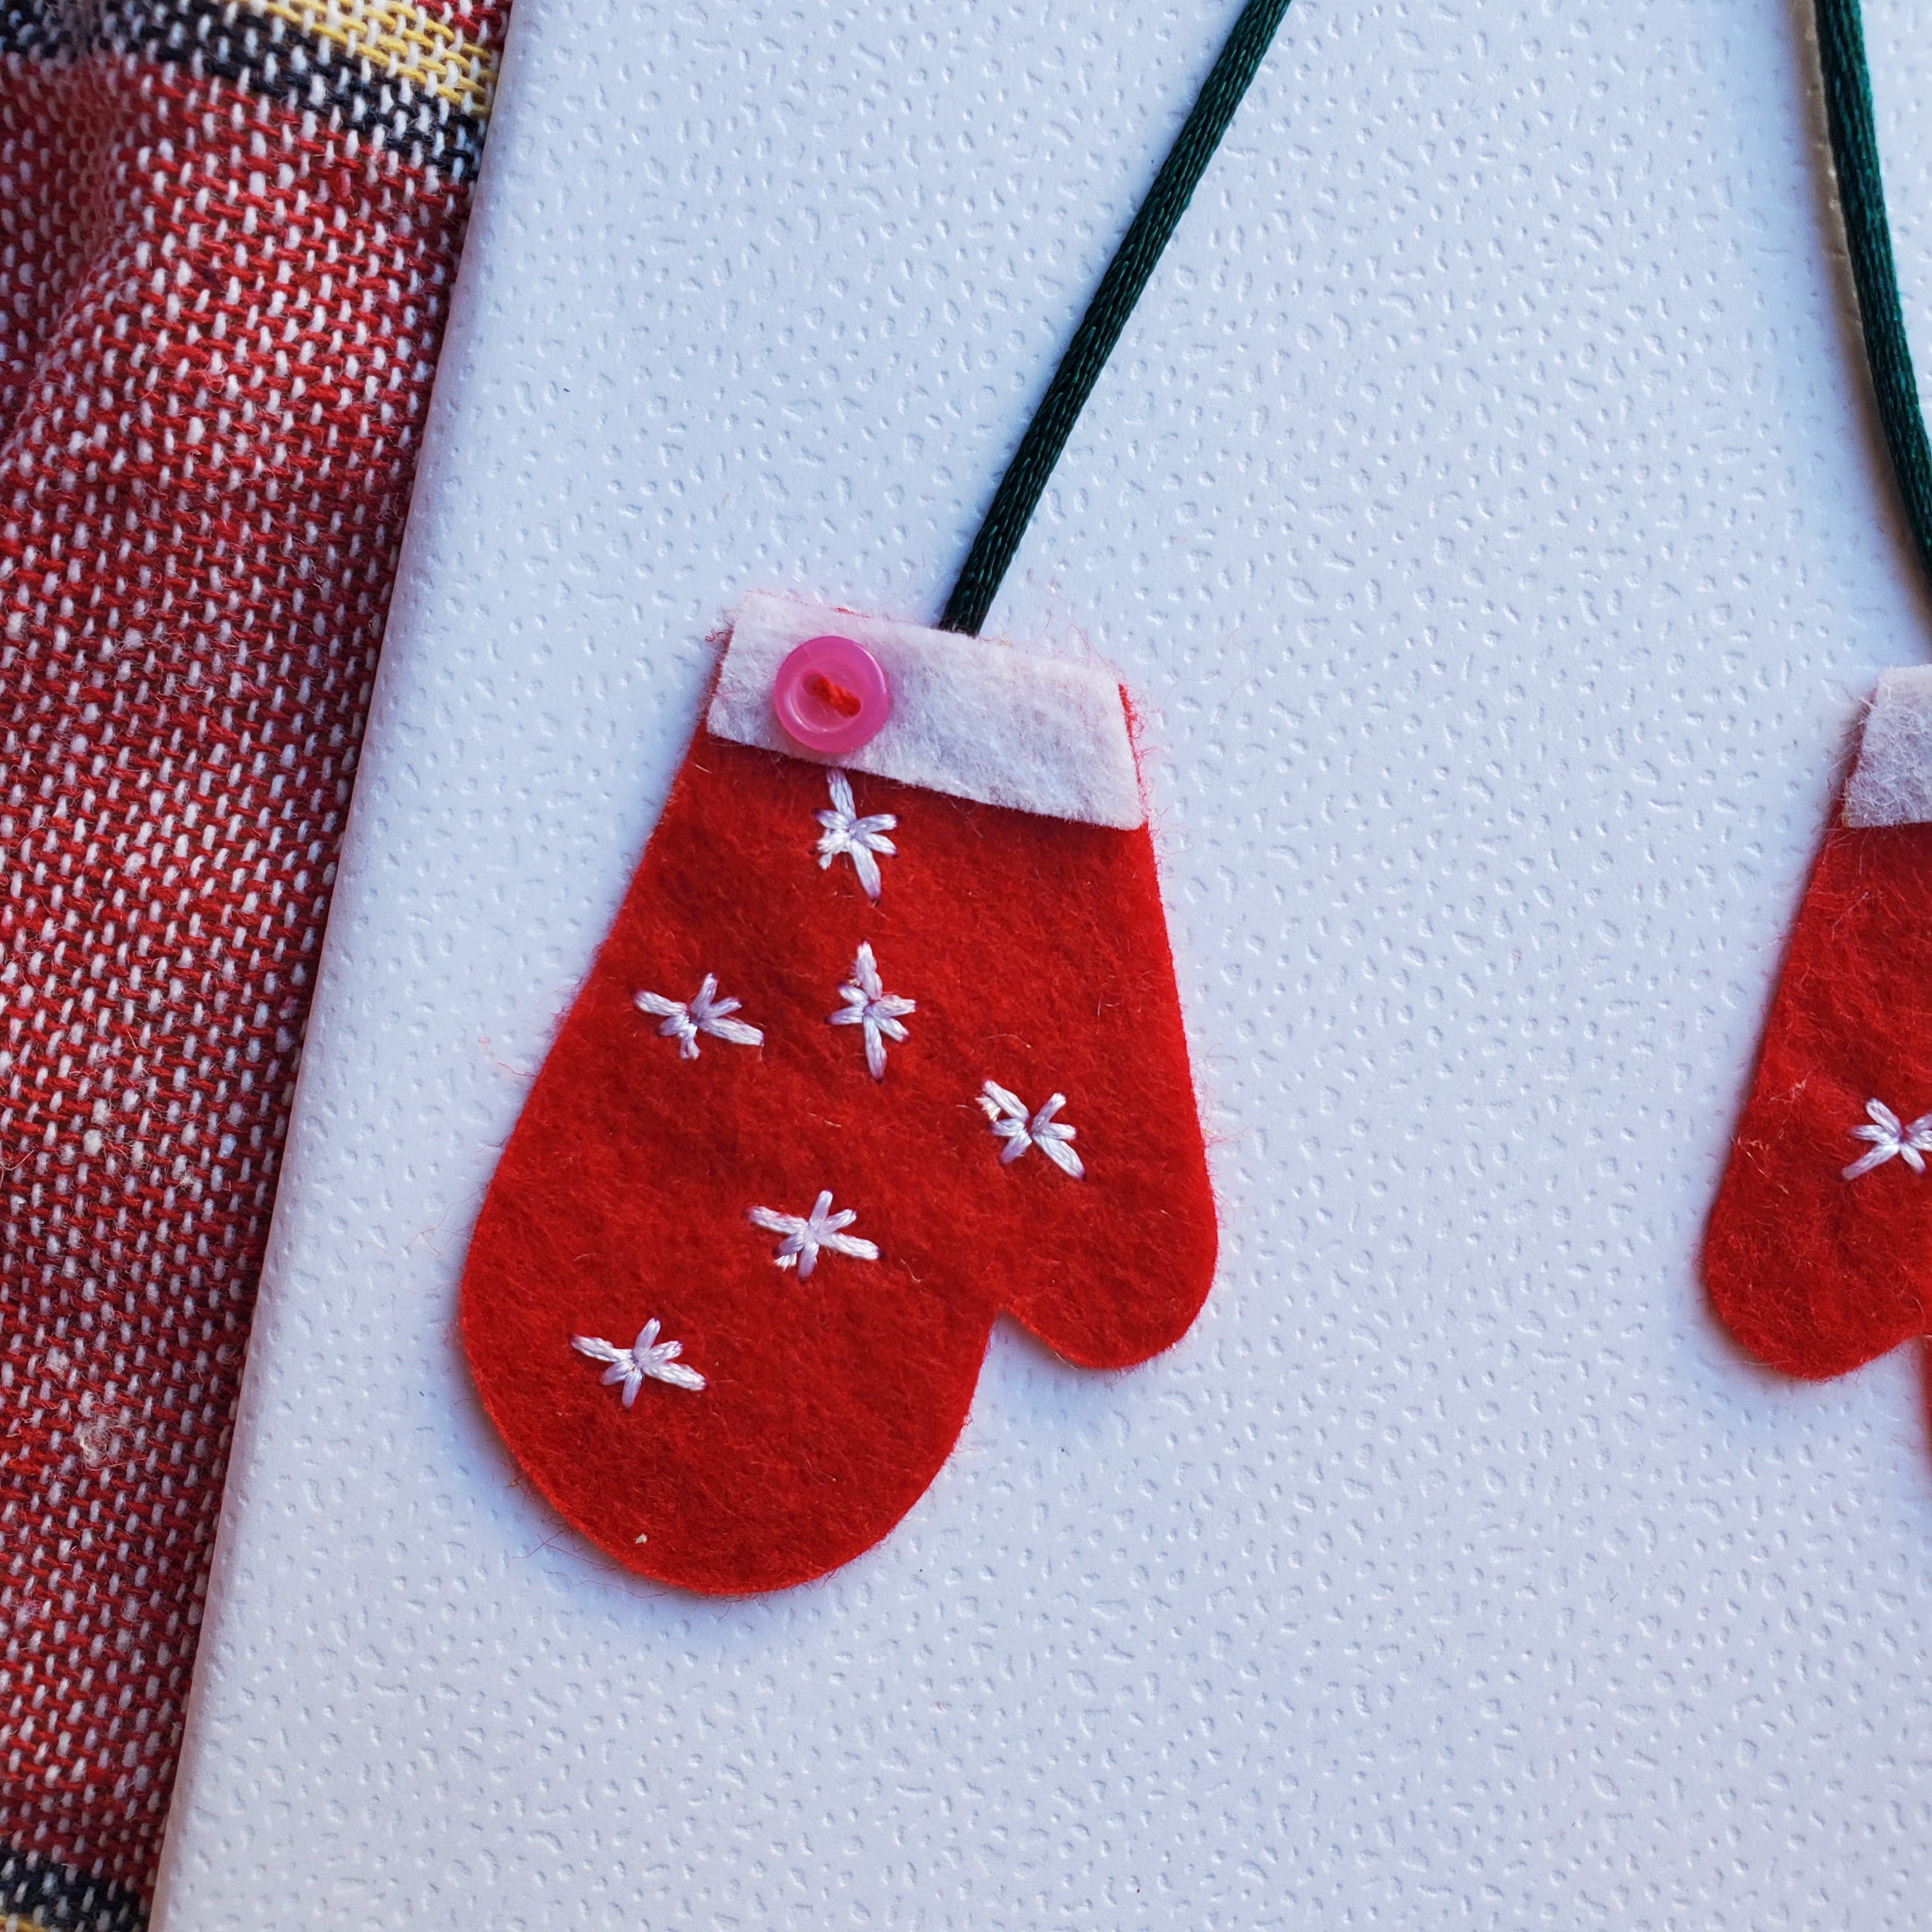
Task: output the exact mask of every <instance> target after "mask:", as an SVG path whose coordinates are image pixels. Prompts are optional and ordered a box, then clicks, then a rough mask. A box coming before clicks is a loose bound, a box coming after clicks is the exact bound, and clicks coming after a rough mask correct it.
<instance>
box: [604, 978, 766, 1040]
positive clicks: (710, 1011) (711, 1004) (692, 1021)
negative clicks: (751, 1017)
mask: <svg viewBox="0 0 1932 1932" xmlns="http://www.w3.org/2000/svg"><path fill="white" fill-rule="evenodd" d="M632 997H633V998H634V1001H635V1003H636V1005H637V1010H638V1011H639V1012H640V1013H649V1014H651V1015H652V1016H653V1017H654V1018H658V1019H661V1020H662V1021H663V1022H664V1024H663V1025H661V1027H659V1028H658V1032H659V1033H661V1034H663V1035H664V1037H665V1038H666V1039H667V1040H676V1042H677V1050H678V1055H679V1058H681V1059H684V1060H695V1059H696V1058H697V1036H698V1035H699V1034H701V1033H708V1034H711V1035H712V1037H714V1038H715V1039H718V1040H729V1041H730V1043H731V1044H732V1045H733V1046H763V1045H764V1043H765V1037H764V1035H763V1034H762V1033H761V1032H760V1031H759V1030H758V1029H757V1028H756V1027H754V1026H748V1025H745V1022H743V1021H742V1020H734V1019H730V1018H729V1017H728V1016H729V1015H730V1014H732V1013H736V1011H737V1010H738V1008H739V1004H740V1003H739V1001H736V1000H721V999H719V998H718V975H717V974H715V973H707V974H705V976H704V984H703V986H700V987H699V988H698V989H697V992H695V993H694V994H693V995H691V998H690V1000H689V1001H688V1002H686V1001H682V1000H667V999H666V998H664V995H662V994H661V993H638V994H635V995H633V996H632Z"/></svg>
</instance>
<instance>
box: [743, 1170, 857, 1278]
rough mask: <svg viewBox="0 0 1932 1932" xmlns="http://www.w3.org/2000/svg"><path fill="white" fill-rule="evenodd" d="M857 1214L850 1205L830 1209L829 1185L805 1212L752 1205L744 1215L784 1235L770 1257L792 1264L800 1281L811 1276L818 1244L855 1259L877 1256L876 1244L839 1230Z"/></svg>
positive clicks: (782, 1263) (784, 1264)
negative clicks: (835, 1211)
mask: <svg viewBox="0 0 1932 1932" xmlns="http://www.w3.org/2000/svg"><path fill="white" fill-rule="evenodd" d="M858 1218H859V1217H858V1214H856V1211H854V1210H853V1209H852V1208H841V1209H840V1210H839V1211H838V1213H837V1214H833V1213H832V1190H831V1189H830V1188H829V1187H828V1188H827V1189H826V1190H825V1191H824V1193H822V1194H821V1195H820V1196H819V1197H818V1199H817V1201H816V1202H814V1204H813V1206H812V1210H811V1213H810V1214H779V1213H778V1211H776V1210H775V1208H752V1209H751V1210H750V1211H748V1214H746V1216H745V1219H746V1220H748V1221H750V1222H751V1223H752V1224H753V1225H754V1226H757V1227H760V1228H763V1229H766V1230H767V1231H768V1232H770V1233H772V1234H774V1235H783V1236H784V1240H783V1241H781V1242H779V1244H778V1252H777V1253H775V1255H773V1256H772V1260H773V1261H775V1262H777V1263H778V1266H779V1267H780V1268H796V1269H797V1270H798V1278H799V1280H800V1281H809V1280H811V1271H812V1270H813V1269H814V1268H816V1267H817V1265H818V1254H819V1250H820V1249H821V1248H822V1249H823V1250H825V1252H826V1253H828V1254H834V1255H850V1256H851V1257H852V1258H853V1260H855V1261H861V1262H875V1261H877V1259H879V1250H878V1248H877V1244H874V1243H873V1242H871V1241H862V1240H860V1239H859V1237H858V1236H857V1235H846V1234H841V1232H839V1231H840V1229H844V1228H849V1227H850V1226H851V1225H852V1223H853V1222H854V1221H856V1220H858Z"/></svg>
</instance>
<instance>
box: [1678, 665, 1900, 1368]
mask: <svg viewBox="0 0 1932 1932" xmlns="http://www.w3.org/2000/svg"><path fill="white" fill-rule="evenodd" d="M1929 1156H1932V670H1911V671H1893V672H1890V673H1887V674H1886V676H1884V677H1883V678H1882V679H1880V680H1879V687H1878V691H1877V694H1876V696H1875V697H1874V698H1873V703H1872V708H1871V711H1870V715H1869V716H1868V717H1867V720H1866V722H1865V728H1864V737H1863V740H1862V742H1861V745H1860V748H1859V754H1858V763H1857V764H1856V766H1855V768H1854V769H1853V771H1852V776H1851V779H1850V781H1849V783H1848V784H1847V785H1846V788H1845V795H1844V800H1843V809H1842V811H1841V814H1840V815H1839V822H1838V823H1835V824H1834V825H1833V826H1832V827H1831V829H1829V831H1828V832H1826V836H1825V842H1824V846H1823V849H1822V850H1821V851H1820V853H1819V856H1818V859H1817V865H1815V866H1814V868H1813V871H1812V874H1811V880H1810V881H1809V883H1808V885H1807V886H1806V889H1805V898H1804V901H1803V904H1802V906H1801V907H1800V908H1799V915H1798V923H1797V926H1796V930H1795V931H1794V932H1793V935H1792V938H1791V943H1790V949H1789V950H1788V951H1787V954H1786V956H1785V961H1784V971H1783V973H1782V974H1781V977H1780V980H1779V983H1778V991H1777V993H1776V995H1775V997H1774V998H1773V1001H1772V1009H1771V1014H1770V1017H1769V1019H1768V1021H1767V1022H1766V1027H1765V1034H1764V1043H1763V1048H1762V1049H1761V1051H1760V1056H1759V1061H1758V1066H1757V1073H1756V1075H1755V1076H1754V1079H1753V1082H1752V1085H1751V1094H1750V1097H1749V1099H1748V1100H1747V1102H1746V1103H1745V1111H1744V1115H1743V1118H1742V1120H1741V1121H1739V1124H1738V1130H1737V1136H1736V1142H1735V1143H1734V1145H1733V1148H1732V1151H1731V1157H1730V1164H1729V1165H1728V1166H1727V1169H1726V1170H1725V1173H1724V1181H1723V1184H1722V1186H1721V1188H1720V1190H1719V1191H1718V1200H1717V1204H1716V1206H1715V1208H1714V1209H1713V1210H1712V1216H1711V1223H1710V1227H1709V1232H1708V1233H1707V1235H1706V1240H1705V1246H1704V1269H1705V1277H1706V1281H1707V1282H1708V1283H1709V1288H1710V1291H1711V1295H1712V1301H1713V1302H1714V1303H1715V1306H1716V1307H1717V1310H1718V1313H1719V1314H1720V1315H1721V1316H1722V1317H1723V1319H1724V1322H1725V1324H1726V1325H1727V1326H1728V1327H1729V1328H1730V1330H1731V1331H1732V1333H1733V1334H1735V1335H1736V1337H1737V1338H1738V1340H1739V1341H1740V1342H1742V1343H1743V1344H1744V1346H1745V1347H1746V1348H1747V1349H1749V1350H1750V1351H1751V1353H1752V1354H1753V1355H1757V1357H1759V1358H1760V1359H1761V1360H1763V1361H1766V1362H1768V1363H1769V1364H1772V1366H1773V1367H1776V1368H1779V1369H1782V1370H1785V1371H1786V1372H1787V1373H1789V1374H1791V1375H1795V1376H1810V1377H1823V1376H1835V1375H1840V1374H1842V1373H1844V1372H1845V1371H1846V1370H1848V1369H1852V1368H1855V1367H1858V1364H1860V1363H1861V1362H1866V1361H1870V1359H1871V1358H1873V1356H1875V1355H1882V1354H1883V1353H1884V1352H1885V1351H1886V1350H1888V1349H1891V1348H1894V1347H1895V1346H1897V1344H1898V1343H1900V1342H1902V1341H1905V1340H1908V1339H1909V1338H1910V1337H1914V1336H1918V1335H1923V1334H1926V1333H1927V1332H1928V1331H1932V1319H1928V1303H1932V1172H1928V1169H1927V1158H1928V1157H1929Z"/></svg>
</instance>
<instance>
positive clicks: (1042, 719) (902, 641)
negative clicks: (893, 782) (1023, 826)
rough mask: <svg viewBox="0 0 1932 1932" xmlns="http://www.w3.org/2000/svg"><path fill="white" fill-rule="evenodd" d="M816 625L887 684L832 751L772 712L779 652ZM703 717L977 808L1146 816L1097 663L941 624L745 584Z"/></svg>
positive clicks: (1112, 688)
mask: <svg viewBox="0 0 1932 1932" xmlns="http://www.w3.org/2000/svg"><path fill="white" fill-rule="evenodd" d="M828 633H829V634H832V635H835V636H838V637H850V638H851V639H852V640H853V642H854V643H859V644H862V645H864V646H865V649H867V650H868V651H870V652H871V654H872V655H873V656H874V657H875V658H877V659H878V661H879V662H880V665H881V666H882V667H883V669H884V670H885V673H886V678H887V679H888V680H889V682H890V683H891V685H892V716H891V717H890V718H888V719H887V720H886V723H885V724H884V725H883V727H881V729H880V731H879V733H878V735H877V736H876V737H874V739H872V740H871V742H869V743H868V744H866V745H863V746H862V747H861V748H859V750H858V751H853V752H851V753H850V754H847V755H846V756H844V757H837V758H829V757H824V756H823V755H821V754H819V753H817V752H815V751H807V750H806V749H805V748H804V747H803V746H802V745H799V744H798V743H796V742H794V741H793V739H791V738H790V737H789V736H787V735H786V733H785V731H784V727H782V726H781V724H779V723H778V716H777V714H776V713H775V712H774V711H773V710H772V681H773V679H775V677H776V676H777V675H778V666H779V665H780V664H782V663H783V662H784V660H785V658H786V656H787V654H788V653H789V652H790V651H791V649H793V646H796V645H798V644H802V643H804V641H805V639H806V638H808V637H823V636H824V635H826V634H828ZM706 724H708V725H709V727H710V729H711V731H712V735H713V736H716V737H719V738H728V739H731V740H733V742H735V743H737V744H740V745H759V746H760V747H762V748H763V749H764V750H766V751H783V752H784V753H786V754H787V755H788V756H790V757H794V758H809V759H811V760H812V761H813V762H814V763H817V764H821V765H839V766H843V767H844V769H846V770H847V771H853V772H871V773H873V774H874V775H877V776H878V777H880V778H898V779H900V780H901V781H903V782H904V783H905V784H916V785H925V786H926V787H929V789H931V790H934V791H943V792H950V793H952V794H953V796H954V797H956V798H971V799H977V800H979V802H980V803H981V804H983V805H1011V806H1013V807H1014V808H1016V809H1017V810H1019V811H1037V812H1039V813H1040V814H1042V815H1043V816H1044V817H1049V818H1073V819H1079V820H1082V821H1083V822H1084V823H1087V824H1089V825H1116V826H1136V825H1139V824H1140V823H1142V820H1144V819H1145V817H1146V815H1147V814H1146V812H1145V810H1144V808H1142V804H1141V793H1140V785H1139V781H1138V779H1137V778H1136V776H1135V772H1134V754H1133V746H1132V745H1130V743H1129V742H1128V739H1127V707H1126V706H1125V705H1124V703H1122V702H1121V691H1120V687H1119V685H1118V684H1117V683H1116V682H1115V679H1114V677H1113V676H1112V673H1110V672H1108V671H1106V670H1101V669H1100V668H1099V667H1097V666H1095V665H1092V664H1073V663H1070V662H1069V661H1067V660H1066V659H1065V658H1048V657H1040V656H1037V655H1034V654H1033V653H1032V652H1027V651H1020V650H1016V649H1014V648H1013V646H1011V645H1010V644H989V643H985V642H983V640H981V639H980V638H977V637H961V636H959V634H957V633H956V632H955V631H929V630H926V629H924V628H922V627H921V626H920V625H916V624H898V623H894V622H891V621H890V620H889V619H886V618H883V617H860V616H854V615H853V613H852V612H850V611H849V610H825V609H822V608H820V607H819V606H817V605H815V604H802V603H795V602H793V601H792V600H791V599H790V598H784V597H774V596H771V595H766V594H765V593H763V592H757V593H754V595H751V596H749V597H747V598H745V601H743V602H742V604H739V607H738V613H737V617H736V621H735V622H734V623H733V626H732V630H731V641H730V643H728V644H727V646H725V649H724V664H722V666H721V667H720V669H719V670H718V688H717V691H715V694H713V696H712V700H711V711H710V715H709V717H708V718H706Z"/></svg>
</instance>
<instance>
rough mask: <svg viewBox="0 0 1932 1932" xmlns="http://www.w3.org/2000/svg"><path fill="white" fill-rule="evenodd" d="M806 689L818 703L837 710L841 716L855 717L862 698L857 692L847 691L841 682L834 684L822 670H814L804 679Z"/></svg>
mask: <svg viewBox="0 0 1932 1932" xmlns="http://www.w3.org/2000/svg"><path fill="white" fill-rule="evenodd" d="M805 689H806V690H807V691H809V692H810V693H811V695H812V696H813V697H815V698H817V700H818V701H819V703H821V704H823V705H824V706H826V707H827V708H828V709H831V710H833V711H835V712H838V715H839V716H840V717H841V718H856V717H857V716H858V715H859V709H860V705H861V702H862V700H860V699H859V697H858V695H857V694H856V692H853V691H847V689H846V688H845V687H844V685H842V684H834V683H833V682H832V680H831V679H829V677H827V676H826V675H825V673H823V671H822V670H815V671H814V672H813V673H812V674H811V676H809V677H808V678H807V679H805Z"/></svg>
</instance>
